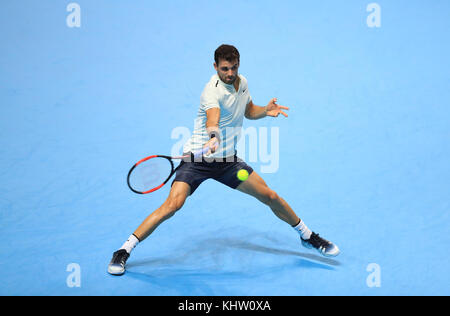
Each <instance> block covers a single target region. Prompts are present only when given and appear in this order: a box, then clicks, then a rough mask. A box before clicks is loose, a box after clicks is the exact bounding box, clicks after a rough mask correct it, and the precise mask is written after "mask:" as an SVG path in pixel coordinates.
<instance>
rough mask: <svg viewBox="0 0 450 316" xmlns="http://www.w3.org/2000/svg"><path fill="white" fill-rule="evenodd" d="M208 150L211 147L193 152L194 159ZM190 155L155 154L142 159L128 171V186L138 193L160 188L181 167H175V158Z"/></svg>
mask: <svg viewBox="0 0 450 316" xmlns="http://www.w3.org/2000/svg"><path fill="white" fill-rule="evenodd" d="M208 150H209V147H205V148H203V149H202V150H199V151H198V152H195V153H193V154H194V159H195V158H198V157H201V156H203V155H204V154H206V153H207V152H208ZM190 156H191V154H189V155H184V156H179V157H170V156H163V155H153V156H149V157H146V158H144V159H141V160H139V161H138V162H136V163H135V164H134V165H133V167H131V169H130V171H129V172H128V177H127V184H128V187H129V188H130V189H131V191H133V192H134V193H137V194H147V193H151V192H154V191H156V190H159V189H161V188H162V187H163V186H164V185H165V184H166V183H167V182H168V181H169V180H170V178H171V177H172V176H173V175H174V174H175V172H176V171H177V169H178V168H179V167H180V166H178V167H177V168H174V164H173V160H177V159H184V158H189V157H190Z"/></svg>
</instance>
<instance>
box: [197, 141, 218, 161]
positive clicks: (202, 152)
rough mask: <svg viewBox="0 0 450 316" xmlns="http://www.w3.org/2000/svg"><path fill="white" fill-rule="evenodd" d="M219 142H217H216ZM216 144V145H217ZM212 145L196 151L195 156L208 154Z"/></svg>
mask: <svg viewBox="0 0 450 316" xmlns="http://www.w3.org/2000/svg"><path fill="white" fill-rule="evenodd" d="M215 144H217V143H215ZM215 144H214V145H215ZM209 149H210V147H205V148H203V149H202V150H199V151H196V152H195V153H193V154H194V158H199V157H202V156H203V155H204V154H206V153H207V152H208V151H209Z"/></svg>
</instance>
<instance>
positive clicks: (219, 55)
mask: <svg viewBox="0 0 450 316" xmlns="http://www.w3.org/2000/svg"><path fill="white" fill-rule="evenodd" d="M239 57H240V55H239V51H238V50H237V49H236V47H234V46H232V45H226V44H223V45H220V46H219V47H218V48H217V49H216V51H215V52H214V61H215V62H216V64H217V65H219V59H225V60H226V61H228V62H232V61H235V60H237V61H238V62H239Z"/></svg>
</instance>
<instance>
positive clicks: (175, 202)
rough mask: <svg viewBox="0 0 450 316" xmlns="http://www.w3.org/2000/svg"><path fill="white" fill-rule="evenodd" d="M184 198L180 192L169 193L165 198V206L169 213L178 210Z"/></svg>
mask: <svg viewBox="0 0 450 316" xmlns="http://www.w3.org/2000/svg"><path fill="white" fill-rule="evenodd" d="M185 200H186V197H185V196H182V195H181V194H177V195H171V196H169V197H168V198H167V200H166V206H167V209H168V211H169V212H170V213H172V215H173V213H175V212H176V211H178V210H179V209H180V208H181V207H183V204H184V201H185Z"/></svg>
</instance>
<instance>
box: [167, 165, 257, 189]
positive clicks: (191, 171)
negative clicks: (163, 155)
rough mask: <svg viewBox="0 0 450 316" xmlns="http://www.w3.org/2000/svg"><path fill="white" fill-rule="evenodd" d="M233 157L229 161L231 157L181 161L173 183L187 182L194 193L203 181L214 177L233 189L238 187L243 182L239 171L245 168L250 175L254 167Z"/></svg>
mask: <svg viewBox="0 0 450 316" xmlns="http://www.w3.org/2000/svg"><path fill="white" fill-rule="evenodd" d="M232 158H233V159H232V161H227V160H229V159H224V161H212V162H208V161H205V160H202V161H200V162H196V161H194V160H189V161H181V162H180V165H179V166H178V167H177V171H176V174H175V180H173V182H172V185H173V183H174V182H175V181H181V182H185V183H187V184H189V185H190V187H191V194H192V193H194V191H195V190H196V189H197V188H198V186H199V185H200V184H201V183H202V182H203V181H205V180H207V179H214V180H216V181H219V182H220V183H223V184H225V185H226V186H228V187H230V188H232V189H236V188H237V187H238V186H239V184H241V183H242V181H241V180H239V179H238V178H237V172H238V171H239V170H241V169H245V170H247V171H248V174H249V175H250V174H251V173H252V172H253V169H252V167H250V166H249V165H247V164H246V163H245V162H244V161H243V160H242V159H240V158H239V157H237V156H234V157H232Z"/></svg>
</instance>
